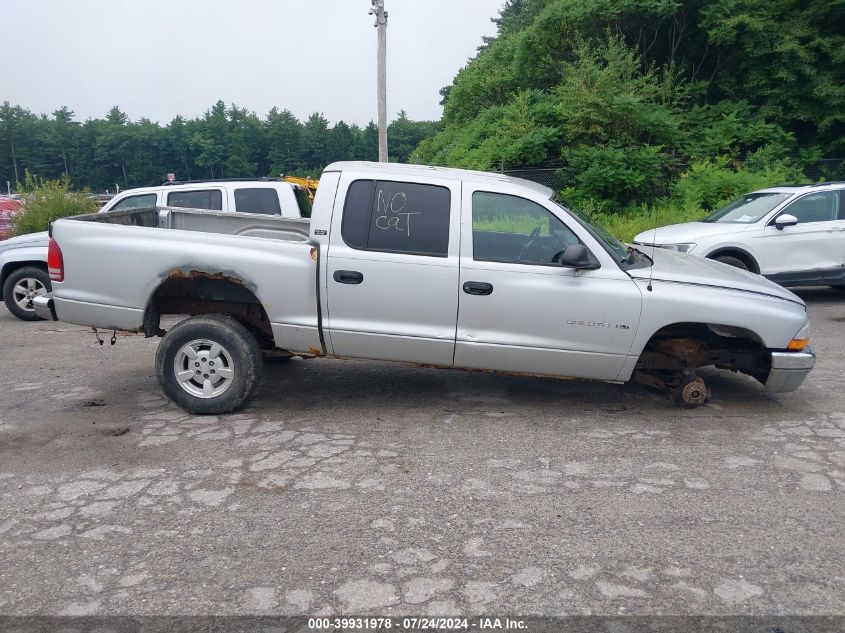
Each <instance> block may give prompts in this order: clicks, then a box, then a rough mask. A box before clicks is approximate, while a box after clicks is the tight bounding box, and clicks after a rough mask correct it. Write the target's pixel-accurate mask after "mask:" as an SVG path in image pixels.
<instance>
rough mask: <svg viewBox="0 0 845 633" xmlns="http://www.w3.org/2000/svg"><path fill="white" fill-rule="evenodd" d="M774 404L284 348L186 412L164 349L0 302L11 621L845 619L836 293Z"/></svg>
mask: <svg viewBox="0 0 845 633" xmlns="http://www.w3.org/2000/svg"><path fill="white" fill-rule="evenodd" d="M801 295H802V296H803V297H804V298H805V299H806V300H807V302H808V306H809V312H810V317H811V324H812V328H813V333H812V336H813V345H814V347H815V349H816V351H817V353H818V354H819V359H818V364H817V366H816V369H815V371H814V372H813V373H812V374H811V375H810V377H809V378H808V380H807V381H806V382H805V384H804V386H803V387H802V388H801V389H800V390H799V391H797V392H795V393H791V394H781V395H768V394H766V393H765V392H764V391H763V388H762V386H761V385H759V384H757V383H756V382H755V381H754V380H753V379H751V378H748V377H745V376H735V375H732V374H728V373H726V372H720V371H715V370H713V371H706V372H705V377H706V378H707V380H708V383H709V385H710V387H711V388H712V391H713V393H714V398H713V400H712V401H711V402H710V403H709V404H707V405H706V406H704V407H702V408H699V409H696V410H691V411H685V410H680V409H677V408H675V407H673V406H672V405H671V403H670V402H669V401H668V399H667V398H665V397H664V396H662V395H660V394H658V393H655V392H651V391H649V390H648V389H646V388H644V387H640V386H636V385H623V386H620V385H608V384H603V383H591V382H579V381H558V380H547V379H538V378H522V377H514V376H497V375H489V374H483V373H469V372H459V371H448V370H437V369H425V368H415V367H409V366H405V365H398V364H388V363H376V362H358V361H334V360H309V361H304V360H294V361H292V362H290V363H286V364H278V365H270V366H268V367H267V368H266V372H265V378H264V383H263V387H262V389H261V392H260V394H259V396H258V397H257V398H256V399H255V401H254V402H253V403H252V405H251V406H250V407H249V408H248V409H246V410H244V411H241V412H239V413H237V414H234V415H228V416H220V417H196V416H191V415H188V414H186V413H185V412H184V411H182V410H181V409H179V408H177V407H176V406H174V405H173V404H171V403H169V402H168V401H167V400H166V399H165V398H164V397H163V396H162V394H161V392H160V391H159V388H158V384H157V382H156V380H155V377H154V373H153V357H154V353H155V348H156V345H157V340H145V339H144V338H143V337H141V336H120V335H118V337H117V344H116V345H114V346H110V345H109V344H108V341H106V344H105V345H104V346H102V347H100V346H99V345H97V344H96V341H95V339H94V336H93V334H91V333H90V332H87V331H85V330H84V329H83V328H79V327H75V326H71V325H67V324H62V323H46V322H41V323H24V322H21V321H18V320H16V319H14V318H13V317H11V316H10V315H9V314H8V313H7V312H6V311H5V309H3V308H2V307H0V385H2V392H0V561H2V563H0V614H5V615H10V614H19V615H32V614H52V615H85V614H103V615H115V614H150V615H152V614H186V615H187V614H206V615H207V614H309V615H317V614H341V613H345V614H391V615H397V614H458V613H461V614H477V613H519V614H543V615H555V614H614V615H615V614H775V615H779V614H827V615H830V614H845V538H843V533H845V530H843V526H845V503H843V501H845V494H844V493H845V389H843V388H844V387H845V362H843V361H845V349H844V348H845V345H843V340H845V338H843V336H842V334H843V327H844V326H843V324H845V293H841V292H835V291H832V290H828V289H809V290H806V291H802V292H801Z"/></svg>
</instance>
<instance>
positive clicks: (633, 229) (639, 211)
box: [472, 201, 709, 242]
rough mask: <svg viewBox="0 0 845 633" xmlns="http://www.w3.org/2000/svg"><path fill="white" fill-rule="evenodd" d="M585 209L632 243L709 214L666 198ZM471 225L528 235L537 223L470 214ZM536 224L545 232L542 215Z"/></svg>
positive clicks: (518, 217)
mask: <svg viewBox="0 0 845 633" xmlns="http://www.w3.org/2000/svg"><path fill="white" fill-rule="evenodd" d="M585 212H587V213H588V214H589V216H590V217H591V218H592V219H593V220H595V221H596V222H598V223H599V224H601V225H602V226H603V227H604V228H606V229H607V230H608V232H609V233H610V234H611V235H613V236H615V237H616V238H617V239H619V240H622V241H623V242H632V241H633V240H634V236H635V235H637V234H638V233H642V232H643V231H648V230H650V229H653V228H656V227H660V226H666V225H667V224H679V223H681V222H694V221H696V220H700V219H702V218H703V217H705V216H706V215H707V214H708V213H709V212H708V211H704V210H703V209H693V210H686V209H684V208H682V207H681V206H680V205H677V204H673V203H671V202H666V201H658V202H657V203H655V204H654V205H651V206H649V205H646V204H643V205H640V206H638V207H631V208H629V209H626V210H625V212H623V213H606V212H600V211H595V210H589V209H586V210H585ZM472 224H473V229H475V230H476V231H498V232H502V233H521V234H524V235H528V234H529V233H531V231H533V230H534V228H535V227H536V226H537V225H538V218H535V217H531V216H526V215H513V216H509V215H507V214H502V215H482V216H481V217H478V216H475V217H473V222H472ZM539 224H540V228H541V229H542V234H543V235H548V234H549V224H548V219H546V218H543V219H542V220H541V221H540V222H539Z"/></svg>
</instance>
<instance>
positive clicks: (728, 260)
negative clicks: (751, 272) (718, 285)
mask: <svg viewBox="0 0 845 633" xmlns="http://www.w3.org/2000/svg"><path fill="white" fill-rule="evenodd" d="M713 259H715V260H716V261H717V262H722V263H723V264H727V265H728V266H733V267H734V268H739V269H741V270H748V265H747V264H746V263H745V262H744V261H742V260H741V259H739V258H738V257H733V256H731V255H720V256H719V257H714V258H713Z"/></svg>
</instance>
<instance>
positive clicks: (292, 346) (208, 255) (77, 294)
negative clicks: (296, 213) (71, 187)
mask: <svg viewBox="0 0 845 633" xmlns="http://www.w3.org/2000/svg"><path fill="white" fill-rule="evenodd" d="M309 227H310V220H309V219H307V218H283V217H279V216H267V215H258V214H247V213H221V212H217V211H206V210H199V209H183V208H172V207H155V208H144V209H131V210H127V211H114V212H109V213H94V214H90V215H81V216H75V217H72V218H63V219H61V220H57V221H56V222H55V223H53V225H52V227H51V236H52V237H53V239H54V240H55V241H56V243H57V244H58V246H59V248H60V249H61V251H62V257H63V260H64V270H65V279H64V281H63V282H60V281H54V283H53V298H54V302H55V308H56V312H57V314H58V316H59V318H61V319H62V320H63V321H66V322H69V323H77V324H80V325H91V326H94V327H98V328H103V329H110V330H111V329H114V330H127V331H145V330H144V319H145V315H146V314H147V308H148V307H149V305H150V302H151V300H152V299H153V298H154V297H156V296H157V293H158V292H160V291H161V289H162V288H164V287H165V286H166V285H167V284H171V286H170V288H172V283H173V282H175V281H179V282H180V283H182V282H183V281H184V280H189V279H206V280H211V286H210V287H209V288H206V290H207V292H206V295H207V298H208V299H210V300H223V299H225V298H226V296H225V293H223V294H221V293H220V292H219V288H217V286H219V282H220V281H224V280H225V281H226V282H228V283H230V284H231V285H232V286H234V287H236V288H237V289H238V290H237V292H236V295H237V296H238V297H239V298H238V299H237V300H238V301H245V300H247V299H245V297H254V299H253V301H254V302H255V303H257V305H260V306H261V308H262V309H263V311H264V313H265V314H266V320H267V321H269V325H270V327H272V331H273V334H274V337H275V340H276V342H277V344H278V345H279V346H280V347H281V348H283V349H287V350H291V351H296V352H301V351H308V350H310V349H312V348H313V347H315V346H319V345H320V339H319V334H318V315H317V312H318V311H317V296H316V293H317V284H316V280H317V257H316V254H317V249H316V247H314V246H312V245H311V243H310V242H309ZM203 283H204V284H205V285H206V286H208V285H209V284H208V283H205V282H203ZM215 288H217V289H215ZM178 292H181V290H179V291H178ZM209 293H210V294H209Z"/></svg>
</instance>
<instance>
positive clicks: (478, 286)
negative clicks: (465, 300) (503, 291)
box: [464, 281, 493, 295]
mask: <svg viewBox="0 0 845 633" xmlns="http://www.w3.org/2000/svg"><path fill="white" fill-rule="evenodd" d="M464 292H465V293H467V294H468V295H490V294H493V284H488V283H486V282H483V281H467V282H465V283H464Z"/></svg>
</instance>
